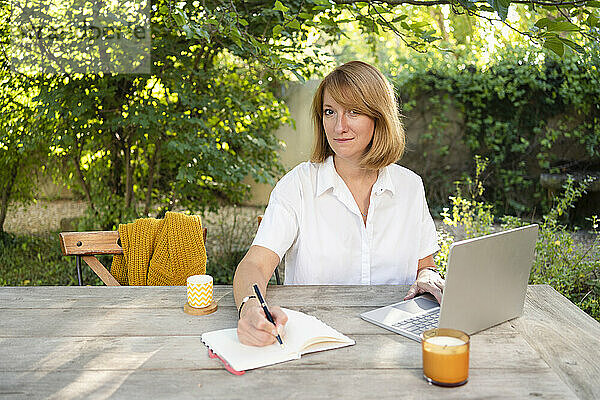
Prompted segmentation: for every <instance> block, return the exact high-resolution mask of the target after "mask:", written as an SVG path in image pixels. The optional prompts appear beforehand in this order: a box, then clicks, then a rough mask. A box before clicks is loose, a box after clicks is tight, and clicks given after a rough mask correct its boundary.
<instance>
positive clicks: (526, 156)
mask: <svg viewBox="0 0 600 400" xmlns="http://www.w3.org/2000/svg"><path fill="white" fill-rule="evenodd" d="M599 7H600V3H599V2H597V1H581V2H574V3H572V2H544V1H533V2H529V1H528V2H518V1H517V2H513V3H512V4H511V3H510V2H507V1H503V2H498V1H490V2H489V3H481V2H479V3H476V2H470V1H468V0H467V1H460V2H458V1H456V2H454V1H432V2H423V3H419V2H414V1H413V2H410V1H388V2H378V3H366V2H355V1H337V2H336V1H324V0H316V1H297V2H294V1H290V2H283V3H282V2H280V1H275V2H266V1H265V2H263V1H254V2H220V1H215V2H208V1H204V2H199V1H193V2H177V3H171V2H165V1H157V2H154V3H152V7H151V11H150V26H151V32H152V42H151V55H152V57H151V60H152V62H151V68H150V73H137V74H136V73H128V74H122V73H121V74H116V73H102V72H99V73H80V72H75V71H73V70H69V68H63V69H62V70H57V71H55V72H53V73H40V72H39V71H36V70H35V69H34V68H31V69H30V70H27V69H26V70H23V69H18V68H14V65H13V64H14V57H13V58H11V54H10V43H11V29H10V28H11V27H10V18H9V17H8V16H9V14H10V9H9V8H8V5H3V6H1V8H0V12H2V13H3V16H4V17H5V18H3V19H2V22H0V25H1V26H2V30H1V31H0V38H1V40H2V46H3V47H2V48H3V50H4V51H3V52H2V69H1V71H0V82H1V85H2V91H1V93H0V107H1V110H2V112H1V113H0V284H2V285H73V284H76V278H75V277H76V274H75V267H74V261H73V260H72V259H68V258H65V257H62V256H61V255H60V246H59V243H58V235H57V233H58V231H59V230H69V229H74V230H113V229H116V227H117V226H118V224H119V223H125V222H130V221H132V220H134V219H135V218H139V217H145V216H152V217H159V218H160V217H162V216H163V215H164V214H165V212H166V211H168V210H178V211H182V212H186V213H199V214H202V215H203V217H204V219H203V221H204V224H205V226H207V227H208V230H209V235H208V243H207V249H208V254H209V259H210V268H211V270H210V271H209V272H210V273H211V274H212V275H213V276H215V278H216V281H217V283H230V282H231V279H232V274H233V271H234V269H235V266H236V265H237V263H238V262H239V260H240V259H241V257H242V256H243V254H244V253H245V251H246V250H247V248H248V246H249V244H250V242H251V240H252V237H253V235H254V232H255V231H256V216H257V215H260V214H262V211H263V210H264V203H265V201H266V197H265V195H264V193H265V191H264V187H263V189H262V193H263V194H262V195H260V193H261V189H260V186H259V184H263V185H270V186H267V187H271V186H272V185H273V184H274V182H276V180H277V179H278V178H279V177H281V176H282V174H283V173H285V172H286V171H287V170H289V169H290V168H291V167H293V165H290V163H291V161H290V160H298V157H300V158H301V157H302V155H303V154H307V152H308V150H307V148H306V145H305V143H307V140H306V138H310V136H311V135H312V132H311V130H310V125H309V124H308V120H309V115H308V114H307V113H306V106H303V105H302V104H306V102H307V101H310V99H309V98H310V91H311V90H312V89H311V88H313V89H314V86H315V82H316V81H318V79H319V78H321V77H322V76H323V75H324V74H326V73H327V72H329V71H330V70H331V69H332V68H334V67H335V66H336V65H338V64H340V63H343V62H345V61H349V60H352V59H361V60H364V61H367V62H371V63H373V64H375V65H377V66H378V67H379V68H380V69H381V70H382V71H383V72H384V73H385V74H386V76H388V78H389V79H390V81H391V82H392V83H393V85H394V86H395V89H396V91H397V94H398V98H399V100H400V104H401V110H400V112H401V113H402V115H403V116H404V123H405V126H406V128H407V133H408V147H407V149H408V150H407V153H406V155H405V156H404V158H403V159H402V160H400V162H399V163H400V164H401V165H405V166H407V167H409V168H410V169H412V170H414V171H415V172H417V173H418V174H419V175H421V176H422V177H423V180H424V183H425V188H426V191H427V197H428V201H429V205H430V208H431V210H432V214H433V216H434V218H435V219H436V223H437V226H438V232H439V238H440V244H441V245H442V248H443V250H442V251H441V252H440V253H439V254H438V255H437V257H436V261H437V262H438V265H439V266H440V269H441V271H442V273H443V272H444V270H445V261H446V256H447V252H448V248H449V244H450V243H451V242H452V241H454V240H458V239H460V238H465V237H474V236H478V235H481V234H486V233H490V232H493V231H496V230H499V229H505V228H508V227H513V226H518V225H522V224H526V223H530V222H537V223H539V224H540V226H541V233H540V239H539V242H538V245H537V247H536V251H537V257H536V262H535V265H534V268H533V270H532V273H531V278H530V282H531V283H549V284H551V285H552V286H553V287H554V288H555V289H557V290H558V291H560V292H561V293H562V294H564V295H565V296H567V297H568V298H569V299H570V300H571V301H573V302H574V303H575V304H576V305H578V306H579V307H581V308H582V309H583V310H585V311H586V312H587V313H589V314H590V315H592V316H593V317H594V318H596V319H597V320H600V305H599V303H598V299H599V294H600V277H599V274H600V239H599V238H600V232H599V229H600V228H599V226H598V225H599V224H598V218H597V215H599V214H600V197H599V194H600V182H599V181H598V180H597V179H596V180H595V178H596V177H598V176H599V175H600V147H599V144H600V101H599V99H600V73H599V67H600V23H599V18H600V13H599ZM11 61H12V62H13V64H11ZM297 92H300V93H303V94H302V96H304V97H308V100H307V98H304V100H303V101H304V103H302V101H299V100H298V101H296V100H294V99H293V97H292V94H293V93H297ZM306 93H309V94H308V95H306ZM302 143H304V144H302ZM290 155H292V156H290ZM48 182H54V184H55V185H57V187H59V188H66V189H59V190H57V191H53V192H52V193H53V194H51V195H50V196H48V195H46V196H44V193H46V194H47V193H48V191H47V190H45V189H44V188H45V187H47V185H48ZM267 192H268V191H267ZM253 193H254V197H253ZM65 196H66V197H67V198H68V200H66V199H65V198H64V197H65ZM261 203H262V204H261ZM47 204H50V205H49V206H48V208H46V209H44V208H43V207H41V208H40V206H43V205H47ZM250 204H251V205H252V206H249V205H250ZM57 205H62V206H63V207H62V209H60V208H57V207H56V206H57ZM57 209H59V210H60V211H58V212H57V213H60V215H58V216H57V215H53V216H51V215H47V213H48V211H44V210H57ZM36 212H37V213H41V217H35V213H36ZM72 217H75V218H72ZM48 219H52V220H53V221H57V220H61V219H63V221H62V226H61V227H60V228H59V227H58V226H57V224H56V223H54V225H50V224H45V223H44V222H42V221H45V220H48ZM32 221H40V222H33V223H32ZM41 226H51V228H50V229H41V231H40V229H39V227H41ZM28 227H31V228H28ZM103 261H104V263H105V264H106V265H107V264H109V263H110V259H104V260H103ZM213 268H214V269H213ZM84 280H85V282H86V283H87V284H100V283H101V282H100V281H99V279H97V278H96V277H95V276H94V275H93V273H92V272H91V271H89V270H88V269H87V268H85V274H84Z"/></svg>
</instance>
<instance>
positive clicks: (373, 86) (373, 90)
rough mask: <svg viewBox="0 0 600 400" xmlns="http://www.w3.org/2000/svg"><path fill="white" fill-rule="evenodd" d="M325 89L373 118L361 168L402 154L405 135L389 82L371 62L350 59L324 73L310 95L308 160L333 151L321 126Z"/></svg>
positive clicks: (386, 162) (377, 165)
mask: <svg viewBox="0 0 600 400" xmlns="http://www.w3.org/2000/svg"><path fill="white" fill-rule="evenodd" d="M325 89H327V91H328V92H329V93H330V94H331V97H333V99H334V100H335V101H336V102H337V103H338V104H340V105H341V106H342V107H344V108H346V109H352V110H356V111H358V112H359V113H361V114H364V115H367V116H369V117H371V118H373V119H374V121H375V130H374V132H373V139H372V140H371V143H370V144H369V145H368V147H367V150H366V151H365V154H364V155H363V156H362V158H361V161H360V166H361V167H362V168H366V169H371V170H377V169H380V168H383V167H386V166H388V165H390V164H392V163H394V162H396V161H398V160H399V159H400V158H401V157H402V154H403V153H404V146H405V141H406V139H405V134H404V127H403V126H402V123H401V122H400V116H399V113H398V103H397V101H396V96H395V95H394V89H393V87H392V85H391V84H390V83H389V82H388V80H387V79H386V78H385V76H383V74H382V73H381V72H380V71H379V70H378V69H377V68H375V67H373V66H372V65H369V64H367V63H365V62H362V61H350V62H347V63H346V64H343V65H340V66H339V67H337V68H336V69H334V70H333V71H332V72H331V73H330V74H329V75H327V76H326V77H325V78H324V79H323V81H322V82H321V84H320V85H319V87H318V89H317V91H316V93H315V95H314V97H313V102H312V119H313V127H314V134H315V141H314V146H313V151H312V155H311V157H310V159H311V161H313V162H323V161H325V159H326V158H327V157H329V156H330V155H333V154H334V152H333V150H332V149H331V146H329V143H328V142H327V137H326V135H325V128H324V127H323V93H324V92H325Z"/></svg>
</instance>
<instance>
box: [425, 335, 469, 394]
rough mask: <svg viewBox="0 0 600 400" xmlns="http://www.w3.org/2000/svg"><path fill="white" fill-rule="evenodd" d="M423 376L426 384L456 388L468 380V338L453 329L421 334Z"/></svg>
mask: <svg viewBox="0 0 600 400" xmlns="http://www.w3.org/2000/svg"><path fill="white" fill-rule="evenodd" d="M421 344H422V348H423V375H424V376H425V379H427V381H428V382H431V383H435V384H438V385H442V386H458V385H462V384H464V383H466V382H467V380H468V378H469V336H468V335H467V334H465V333H464V332H461V331H457V330H454V329H430V330H428V331H426V332H424V333H423V340H422V341H421Z"/></svg>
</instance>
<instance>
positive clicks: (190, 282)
mask: <svg viewBox="0 0 600 400" xmlns="http://www.w3.org/2000/svg"><path fill="white" fill-rule="evenodd" d="M187 300H188V304H189V305H190V306H192V307H194V308H204V307H208V306H209V305H210V303H212V301H213V278H212V276H210V275H192V276H190V277H189V278H187Z"/></svg>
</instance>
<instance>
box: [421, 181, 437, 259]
mask: <svg viewBox="0 0 600 400" xmlns="http://www.w3.org/2000/svg"><path fill="white" fill-rule="evenodd" d="M421 196H422V202H423V207H422V211H421V237H420V238H419V239H420V240H419V255H418V257H419V260H420V259H423V258H425V257H427V256H429V255H431V254H433V253H435V252H437V251H439V250H440V246H439V245H438V237H437V231H436V229H435V223H434V222H433V218H432V217H431V213H430V212H429V206H427V199H426V198H425V188H424V187H423V184H422V183H421Z"/></svg>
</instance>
